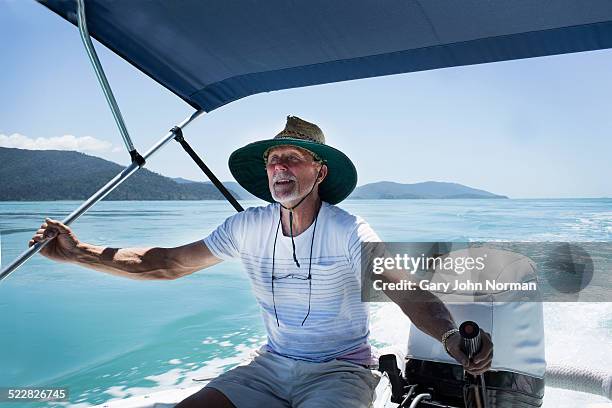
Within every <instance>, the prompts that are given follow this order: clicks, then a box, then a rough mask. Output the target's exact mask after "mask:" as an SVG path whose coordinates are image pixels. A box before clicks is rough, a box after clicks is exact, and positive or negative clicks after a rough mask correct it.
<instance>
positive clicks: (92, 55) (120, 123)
mask: <svg viewBox="0 0 612 408" xmlns="http://www.w3.org/2000/svg"><path fill="white" fill-rule="evenodd" d="M77 5H78V10H77V16H78V22H79V32H80V33H81V40H83V44H84V45H85V49H86V50H87V55H88V56H89V60H90V61H91V64H92V65H93V69H94V71H95V72H96V76H97V77H98V81H99V82H100V86H101V87H102V91H104V96H105V97H106V102H108V106H109V107H110V109H111V112H112V113H113V117H114V118H115V122H116V123H117V127H119V133H121V137H122V138H123V142H124V143H125V147H126V148H127V149H128V152H132V151H134V150H135V148H134V145H133V144H132V139H131V138H130V135H129V133H128V130H127V127H126V126H125V121H124V120H123V116H122V115H121V111H120V110H119V106H118V105H117V101H116V100H115V96H114V95H113V91H112V89H111V87H110V85H109V83H108V80H107V79H106V75H105V74H104V70H103V69H102V64H100V60H99V59H98V54H96V49H95V48H94V46H93V44H92V43H91V38H90V36H89V31H88V30H87V19H86V18H85V3H84V0H77ZM130 154H131V153H130Z"/></svg>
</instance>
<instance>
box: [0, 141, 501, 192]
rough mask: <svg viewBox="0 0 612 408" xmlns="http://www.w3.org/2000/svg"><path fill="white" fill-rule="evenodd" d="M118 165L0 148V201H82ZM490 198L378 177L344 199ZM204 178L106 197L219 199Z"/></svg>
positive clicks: (128, 187)
mask: <svg viewBox="0 0 612 408" xmlns="http://www.w3.org/2000/svg"><path fill="white" fill-rule="evenodd" d="M123 168H124V167H123V166H121V165H119V164H117V163H113V162H111V161H108V160H104V159H101V158H99V157H94V156H89V155H86V154H84V153H80V152H76V151H65V150H25V149H15V148H6V147H0V177H2V183H1V184H0V201H59V200H84V199H87V198H89V196H91V195H92V194H93V193H95V192H96V190H98V189H99V188H100V187H101V186H103V185H104V184H105V183H106V182H108V181H109V180H110V179H112V178H113V177H114V176H115V175H117V174H118V173H119V172H120V171H121V170H122V169H123ZM202 177H204V175H203V176H202ZM223 184H224V185H225V186H226V188H227V189H228V190H230V192H231V193H232V194H233V195H234V196H235V197H236V198H238V199H240V200H253V199H257V198H256V197H255V196H253V195H251V194H250V193H249V192H248V191H246V190H245V189H244V188H242V187H241V186H240V185H239V184H238V183H236V182H235V181H227V182H223ZM472 198H478V199H483V198H485V199H491V198H495V199H498V198H508V197H507V196H503V195H497V194H493V193H490V192H488V191H485V190H479V189H475V188H471V187H467V186H464V185H462V184H458V183H448V182H438V181H426V182H422V183H413V184H402V183H397V182H392V181H380V182H376V183H368V184H364V185H362V186H359V187H357V188H356V189H355V191H353V193H352V194H351V195H350V196H349V197H348V199H355V200H359V199H366V200H372V199H472ZM223 199H224V197H223V195H222V194H221V193H220V192H219V191H218V190H217V189H216V188H215V187H214V186H213V185H212V183H211V182H210V181H203V182H199V181H192V180H187V179H184V178H181V177H177V178H170V177H165V176H162V175H161V174H157V173H154V172H152V171H150V170H147V169H146V168H143V169H141V170H139V171H138V172H137V173H136V174H135V175H134V176H132V177H131V178H130V179H128V180H127V181H126V182H125V183H123V184H122V185H120V186H119V187H117V189H115V190H114V191H113V192H112V193H110V194H109V195H108V197H106V198H105V200H106V201H124V200H134V201H147V200H155V201H157V200H223Z"/></svg>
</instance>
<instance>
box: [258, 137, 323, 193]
mask: <svg viewBox="0 0 612 408" xmlns="http://www.w3.org/2000/svg"><path fill="white" fill-rule="evenodd" d="M321 167H323V165H321V164H320V163H319V162H316V161H315V160H314V158H313V156H312V154H310V153H309V152H308V151H306V150H304V149H300V148H298V147H293V146H277V147H274V148H272V149H270V151H269V152H268V159H267V161H266V171H267V173H268V186H269V187H270V193H271V194H272V198H274V200H275V201H278V202H280V203H287V202H291V201H295V200H299V199H301V198H302V197H304V196H305V195H306V194H308V193H309V192H310V189H311V188H312V185H313V183H314V182H315V180H316V178H317V174H318V173H319V170H320V169H321ZM323 173H324V171H322V172H321V175H322V176H324V174H323Z"/></svg>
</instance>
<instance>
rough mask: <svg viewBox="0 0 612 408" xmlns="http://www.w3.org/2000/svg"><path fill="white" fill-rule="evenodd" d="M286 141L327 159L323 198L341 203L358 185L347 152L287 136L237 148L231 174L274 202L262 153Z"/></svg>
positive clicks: (230, 162)
mask: <svg viewBox="0 0 612 408" xmlns="http://www.w3.org/2000/svg"><path fill="white" fill-rule="evenodd" d="M284 145H289V146H297V147H301V148H303V149H307V150H310V151H311V152H313V153H315V154H316V155H317V156H319V157H320V158H321V159H323V160H325V164H326V165H327V168H328V172H327V176H326V177H325V180H323V182H322V183H321V184H320V185H319V196H320V197H321V200H323V201H325V202H328V203H330V204H338V203H339V202H340V201H342V200H344V199H345V198H346V197H348V196H349V194H351V192H352V191H353V190H354V189H355V186H356V185H357V170H356V169H355V165H354V164H353V162H351V160H350V159H349V158H348V157H347V156H346V155H345V154H344V153H342V152H341V151H340V150H338V149H335V148H333V147H331V146H328V145H324V144H321V143H316V142H311V141H309V140H303V139H295V138H288V137H287V138H276V139H269V140H261V141H258V142H253V143H250V144H248V145H246V146H244V147H241V148H240V149H238V150H236V151H235V152H234V153H232V154H231V155H230V158H229V168H230V171H231V173H232V176H234V179H235V180H236V181H237V182H238V183H239V184H240V185H241V186H242V187H244V188H245V189H246V190H247V191H248V192H249V193H251V194H253V195H254V196H256V197H259V198H261V199H262V200H265V201H268V202H270V203H272V202H274V199H273V198H272V194H271V193H270V188H269V186H268V175H267V173H266V165H265V162H264V158H263V155H264V153H265V151H266V150H268V149H269V148H271V147H275V146H284Z"/></svg>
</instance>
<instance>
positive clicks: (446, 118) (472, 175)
mask: <svg viewBox="0 0 612 408" xmlns="http://www.w3.org/2000/svg"><path fill="white" fill-rule="evenodd" d="M94 44H95V46H96V50H97V52H98V55H99V57H100V60H101V62H102V65H103V67H104V69H105V71H106V74H107V77H108V80H109V82H110V84H111V86H112V88H113V91H114V93H115V96H116V99H117V101H118V104H119V106H120V108H121V111H122V113H123V117H124V118H125V121H126V124H127V127H128V130H129V131H130V135H131V137H132V140H133V142H134V144H135V145H136V147H137V148H138V150H139V151H141V152H144V151H146V150H148V148H149V147H150V146H151V145H153V144H154V143H155V142H156V141H158V140H159V139H160V138H161V137H162V136H163V135H164V134H165V133H166V131H167V130H168V129H170V128H172V126H174V125H175V124H177V123H179V122H180V121H182V120H183V119H184V118H185V117H187V116H189V115H190V114H191V113H192V112H193V108H191V107H190V106H189V105H187V104H186V103H185V102H183V101H182V100H181V99H179V98H178V97H176V96H175V95H174V94H172V93H171V92H169V91H168V90H166V89H164V88H163V87H161V86H160V85H158V84H157V83H156V82H155V81H153V80H152V79H150V78H149V77H147V76H146V75H144V74H142V73H141V72H140V71H138V70H137V69H135V68H134V67H132V66H131V65H130V64H129V63H127V62H126V61H124V60H122V59H121V58H119V57H118V56H116V55H115V54H113V53H112V52H110V51H108V50H107V49H105V48H104V47H103V46H102V45H100V44H99V43H97V42H95V41H94ZM0 56H1V57H0V92H1V93H0V147H17V148H24V149H61V150H78V151H82V152H84V153H87V154H90V155H93V156H98V157H102V158H105V159H107V160H111V161H114V162H117V163H121V164H127V163H128V162H129V156H128V154H127V151H126V149H125V146H124V145H123V141H122V138H121V136H120V134H119V132H118V130H117V127H116V125H115V122H114V120H113V118H112V115H111V113H110V110H109V108H108V106H107V104H106V101H105V99H104V96H103V94H102V91H101V90H100V88H99V85H98V82H97V80H96V77H95V74H94V72H93V70H92V68H91V66H90V62H89V60H88V58H87V55H86V53H85V50H84V48H83V45H82V43H81V40H80V37H79V34H78V29H77V28H76V27H74V26H73V25H71V24H69V23H67V22H66V21H64V20H63V19H61V18H60V17H58V16H57V15H55V14H53V13H52V12H50V11H49V10H47V9H46V8H45V7H43V6H41V5H39V4H37V3H35V2H34V1H28V0H0ZM611 95H612V50H603V51H594V52H585V53H577V54H569V55H560V56H553V57H542V58H534V59H526V60H518V61H507V62H498V63H493V64H483V65H474V66H467V67H455V68H445V69H437V70H432V71H425V72H418V73H409V74H402V75H393V76H388V77H383V78H371V79H362V80H356V81H347V82H342V83H336V84H328V85H318V86H312V87H306V88H299V89H291V90H284V91H277V92H270V93H264V94H259V95H253V96H250V97H247V98H244V99H241V100H238V101H236V102H233V103H231V104H229V105H226V106H224V107H222V108H219V109H217V110H215V111H213V112H211V113H210V114H205V115H203V116H202V117H200V118H199V119H198V120H197V121H196V122H194V123H193V124H192V125H190V126H189V127H188V128H187V129H186V130H185V137H186V138H187V140H188V141H189V142H190V143H191V145H192V147H193V148H194V150H196V152H198V153H199V154H200V155H201V157H202V158H203V160H204V161H205V162H206V163H207V164H208V166H209V167H210V168H211V169H212V170H213V172H215V174H216V175H217V176H218V177H219V178H220V179H221V180H231V179H232V178H231V175H230V172H229V168H228V166H227V159H228V157H229V155H230V154H231V152H232V151H234V150H235V149H237V148H239V147H241V146H243V145H245V144H247V143H250V142H252V141H255V140H259V139H266V138H271V137H273V136H274V135H275V134H276V133H278V132H279V131H280V130H282V128H283V127H284V124H285V117H286V116H287V115H296V116H299V117H301V118H303V119H305V120H308V121H311V122H315V123H317V124H318V125H319V126H320V127H321V128H322V129H323V131H324V133H325V135H326V138H327V142H328V144H330V145H332V146H334V147H336V148H339V149H340V150H342V151H344V152H345V153H346V154H347V155H348V156H349V157H350V158H351V159H352V160H353V162H354V163H355V166H356V167H357V170H358V173H359V181H358V185H363V184H366V183H372V182H376V181H382V180H387V181H396V182H400V183H416V182H422V181H446V182H455V183H460V184H464V185H467V186H470V187H474V188H479V189H484V190H487V191H490V192H493V193H496V194H502V195H507V196H509V197H511V198H568V197H612V182H611V181H610V179H611V176H612V160H611V159H610V156H611V152H612V138H611V137H610V135H611V134H612V97H611ZM146 168H148V169H149V170H152V171H155V172H157V173H160V174H163V175H165V176H169V177H183V178H187V179H191V180H203V179H204V178H205V176H204V175H203V174H202V173H201V171H200V170H199V168H198V167H197V166H196V165H195V163H193V162H191V160H190V159H189V157H188V156H187V155H186V153H184V152H183V150H182V149H181V147H180V146H179V145H178V143H174V142H173V143H171V144H169V145H168V146H167V147H165V148H164V149H163V150H161V151H160V152H158V153H157V154H156V155H154V156H153V157H151V158H150V160H149V161H148V162H147V166H146Z"/></svg>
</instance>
